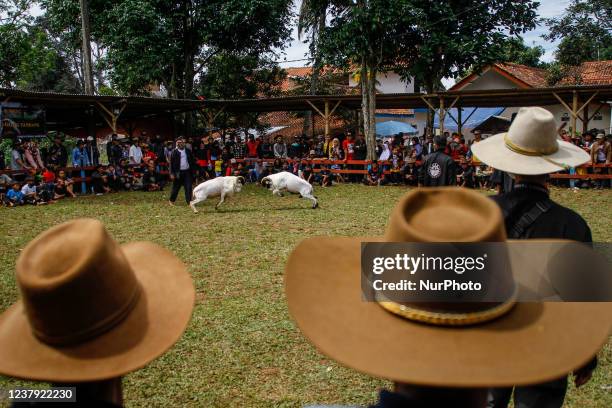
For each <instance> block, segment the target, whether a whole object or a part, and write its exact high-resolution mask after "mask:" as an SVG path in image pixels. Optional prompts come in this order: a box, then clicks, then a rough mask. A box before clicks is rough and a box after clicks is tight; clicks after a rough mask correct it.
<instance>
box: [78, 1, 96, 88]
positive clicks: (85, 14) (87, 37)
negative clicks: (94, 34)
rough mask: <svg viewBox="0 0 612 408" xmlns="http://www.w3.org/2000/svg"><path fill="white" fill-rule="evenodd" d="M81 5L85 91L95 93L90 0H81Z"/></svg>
mask: <svg viewBox="0 0 612 408" xmlns="http://www.w3.org/2000/svg"><path fill="white" fill-rule="evenodd" d="M79 4H80V7H81V37H82V43H83V46H82V50H83V51H82V53H83V79H84V81H83V82H84V85H85V93H86V94H87V95H93V94H94V80H93V70H92V66H91V65H92V63H91V28H90V27H91V25H90V20H89V0H79Z"/></svg>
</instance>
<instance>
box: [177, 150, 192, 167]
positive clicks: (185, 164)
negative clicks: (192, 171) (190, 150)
mask: <svg viewBox="0 0 612 408" xmlns="http://www.w3.org/2000/svg"><path fill="white" fill-rule="evenodd" d="M177 150H178V151H179V153H180V154H181V170H189V161H187V152H186V151H185V149H183V150H181V149H177Z"/></svg>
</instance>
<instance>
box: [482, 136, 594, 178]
mask: <svg viewBox="0 0 612 408" xmlns="http://www.w3.org/2000/svg"><path fill="white" fill-rule="evenodd" d="M504 135H505V133H499V134H497V135H494V136H491V137H489V138H487V139H485V140H482V141H480V142H478V143H474V144H472V152H473V153H474V156H476V157H477V158H478V160H479V161H481V162H484V163H486V164H488V165H489V166H491V167H493V168H495V169H498V170H502V171H506V172H508V173H514V174H524V175H538V174H548V173H554V172H557V171H560V170H566V169H565V168H564V167H563V165H567V166H569V167H577V166H580V165H582V164H584V163H587V162H588V161H589V160H591V157H590V156H589V154H588V153H587V152H585V151H584V150H582V149H581V148H579V147H578V146H576V145H574V144H572V143H568V142H565V141H562V140H559V141H558V142H559V150H557V151H556V152H555V153H553V154H549V155H546V156H543V157H542V156H527V155H523V154H519V153H516V152H514V151H512V150H510V149H508V147H506V143H505V141H504ZM544 157H546V158H547V159H549V160H551V161H554V162H555V163H559V164H560V165H556V164H554V163H551V161H549V160H545V159H544Z"/></svg>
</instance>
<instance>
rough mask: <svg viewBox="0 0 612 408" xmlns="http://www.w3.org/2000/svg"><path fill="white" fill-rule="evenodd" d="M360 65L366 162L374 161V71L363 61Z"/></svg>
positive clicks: (375, 156)
mask: <svg viewBox="0 0 612 408" xmlns="http://www.w3.org/2000/svg"><path fill="white" fill-rule="evenodd" d="M362 61H363V63H362V65H361V78H360V82H361V111H362V113H363V135H364V137H365V141H366V146H367V148H368V151H367V156H366V158H367V160H376V159H377V158H378V156H377V155H376V69H375V68H372V67H368V66H367V65H366V62H365V59H362Z"/></svg>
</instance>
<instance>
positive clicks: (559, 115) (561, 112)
mask: <svg viewBox="0 0 612 408" xmlns="http://www.w3.org/2000/svg"><path fill="white" fill-rule="evenodd" d="M517 88H518V86H517V85H516V84H515V83H513V82H512V81H510V80H509V79H507V78H505V77H504V76H502V75H500V74H499V73H497V72H495V71H493V70H490V69H489V70H487V71H486V72H484V73H483V74H482V75H481V76H479V77H477V78H476V79H474V80H473V81H472V82H471V83H469V84H467V85H465V86H464V87H463V88H461V90H486V89H517ZM598 107H599V105H598V104H589V107H588V109H589V115H592V114H593V112H595V110H597V108H598ZM543 108H545V109H547V110H549V111H550V112H551V113H552V114H553V115H554V116H555V121H556V122H557V126H560V125H561V124H562V123H563V122H567V125H566V127H565V129H568V130H569V126H570V124H571V116H570V115H569V112H567V110H566V109H565V108H564V107H563V105H561V104H558V105H551V106H543ZM518 110H519V108H506V109H505V110H504V111H503V112H502V113H501V116H505V117H507V118H511V117H512V114H513V113H516V112H518ZM610 115H611V107H610V105H607V106H604V107H602V108H601V110H600V111H599V114H598V115H597V116H596V117H595V118H594V119H593V120H591V121H589V123H588V127H587V128H588V129H593V128H597V129H606V131H608V132H611V131H612V129H610ZM576 128H577V130H578V132H582V130H583V128H582V121H581V120H580V119H578V120H577V123H576ZM464 133H466V132H465V131H464ZM466 137H468V138H469V137H471V135H469V134H466Z"/></svg>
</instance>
